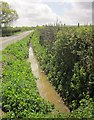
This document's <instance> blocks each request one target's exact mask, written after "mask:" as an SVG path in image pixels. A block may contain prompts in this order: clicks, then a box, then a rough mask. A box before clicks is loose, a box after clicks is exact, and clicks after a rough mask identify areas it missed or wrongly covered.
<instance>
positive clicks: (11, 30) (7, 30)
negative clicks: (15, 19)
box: [2, 27, 33, 37]
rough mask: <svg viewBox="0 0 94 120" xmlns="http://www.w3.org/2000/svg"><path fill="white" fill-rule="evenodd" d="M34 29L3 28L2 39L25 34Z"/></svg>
mask: <svg viewBox="0 0 94 120" xmlns="http://www.w3.org/2000/svg"><path fill="white" fill-rule="evenodd" d="M32 29H33V28H32V27H2V37H5V36H11V35H14V34H17V33H19V32H24V31H28V30H32Z"/></svg>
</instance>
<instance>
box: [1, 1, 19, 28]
mask: <svg viewBox="0 0 94 120" xmlns="http://www.w3.org/2000/svg"><path fill="white" fill-rule="evenodd" d="M17 19H18V14H17V12H16V11H15V10H13V9H11V7H10V6H9V4H8V3H7V2H3V1H1V2H0V23H1V26H8V25H10V24H11V23H12V22H13V21H15V20H17Z"/></svg>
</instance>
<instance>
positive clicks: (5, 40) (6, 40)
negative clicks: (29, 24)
mask: <svg viewBox="0 0 94 120" xmlns="http://www.w3.org/2000/svg"><path fill="white" fill-rule="evenodd" d="M30 32H33V30H32V31H26V32H22V33H20V34H17V35H13V36H9V37H0V50H3V49H4V48H5V47H7V46H8V45H9V44H12V43H14V42H16V41H18V40H21V39H23V38H24V37H26V36H27V35H28V34H30Z"/></svg>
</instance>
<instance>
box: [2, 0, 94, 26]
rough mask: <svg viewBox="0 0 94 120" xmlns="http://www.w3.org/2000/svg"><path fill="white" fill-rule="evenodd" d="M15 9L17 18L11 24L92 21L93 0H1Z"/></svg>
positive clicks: (32, 24) (28, 24)
mask: <svg viewBox="0 0 94 120" xmlns="http://www.w3.org/2000/svg"><path fill="white" fill-rule="evenodd" d="M3 1H5V2H8V3H9V5H10V6H11V8H12V9H15V10H16V11H17V13H18V15H19V19H18V20H17V21H15V22H14V23H13V26H36V25H44V24H55V23H56V22H57V21H58V22H59V23H62V24H68V25H75V24H77V23H80V24H91V23H92V1H93V0H3Z"/></svg>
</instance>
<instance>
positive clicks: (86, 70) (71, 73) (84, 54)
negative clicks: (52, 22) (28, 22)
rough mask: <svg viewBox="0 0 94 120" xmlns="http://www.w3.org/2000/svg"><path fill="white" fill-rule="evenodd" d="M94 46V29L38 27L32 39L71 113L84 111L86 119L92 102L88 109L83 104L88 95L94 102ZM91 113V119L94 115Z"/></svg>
mask: <svg viewBox="0 0 94 120" xmlns="http://www.w3.org/2000/svg"><path fill="white" fill-rule="evenodd" d="M53 35H54V37H53ZM47 36H48V38H47ZM93 43H94V39H93V35H92V27H91V26H81V27H76V26H74V27H68V26H66V27H59V28H58V29H57V27H56V26H48V27H47V26H44V27H41V28H38V29H37V30H36V31H35V33H34V34H33V37H32V44H33V48H34V51H35V53H36V55H37V58H38V60H39V61H40V65H41V67H42V69H43V70H44V71H45V73H46V74H47V76H48V79H49V81H50V82H51V83H52V84H53V85H54V86H55V88H56V90H57V91H58V93H59V94H60V96H61V97H62V98H63V100H64V101H65V103H66V104H67V105H68V106H69V108H70V110H71V111H72V110H75V109H77V110H79V111H80V109H83V113H82V114H81V115H80V117H85V116H86V115H85V114H87V113H86V109H88V110H90V109H89V103H88V107H87V108H85V109H84V107H85V106H81V104H80V101H81V100H83V99H86V96H89V97H90V98H93V100H94V94H93V91H94V87H93V85H94V82H93V81H94V62H93V61H94V52H93V49H94V44H93ZM86 101H87V100H86ZM87 102H88V101H87ZM91 111H92V110H91ZM91 111H90V114H91V115H90V114H87V115H89V116H88V117H91V116H92V112H91ZM79 114H80V113H79V112H78V114H76V117H79Z"/></svg>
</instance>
